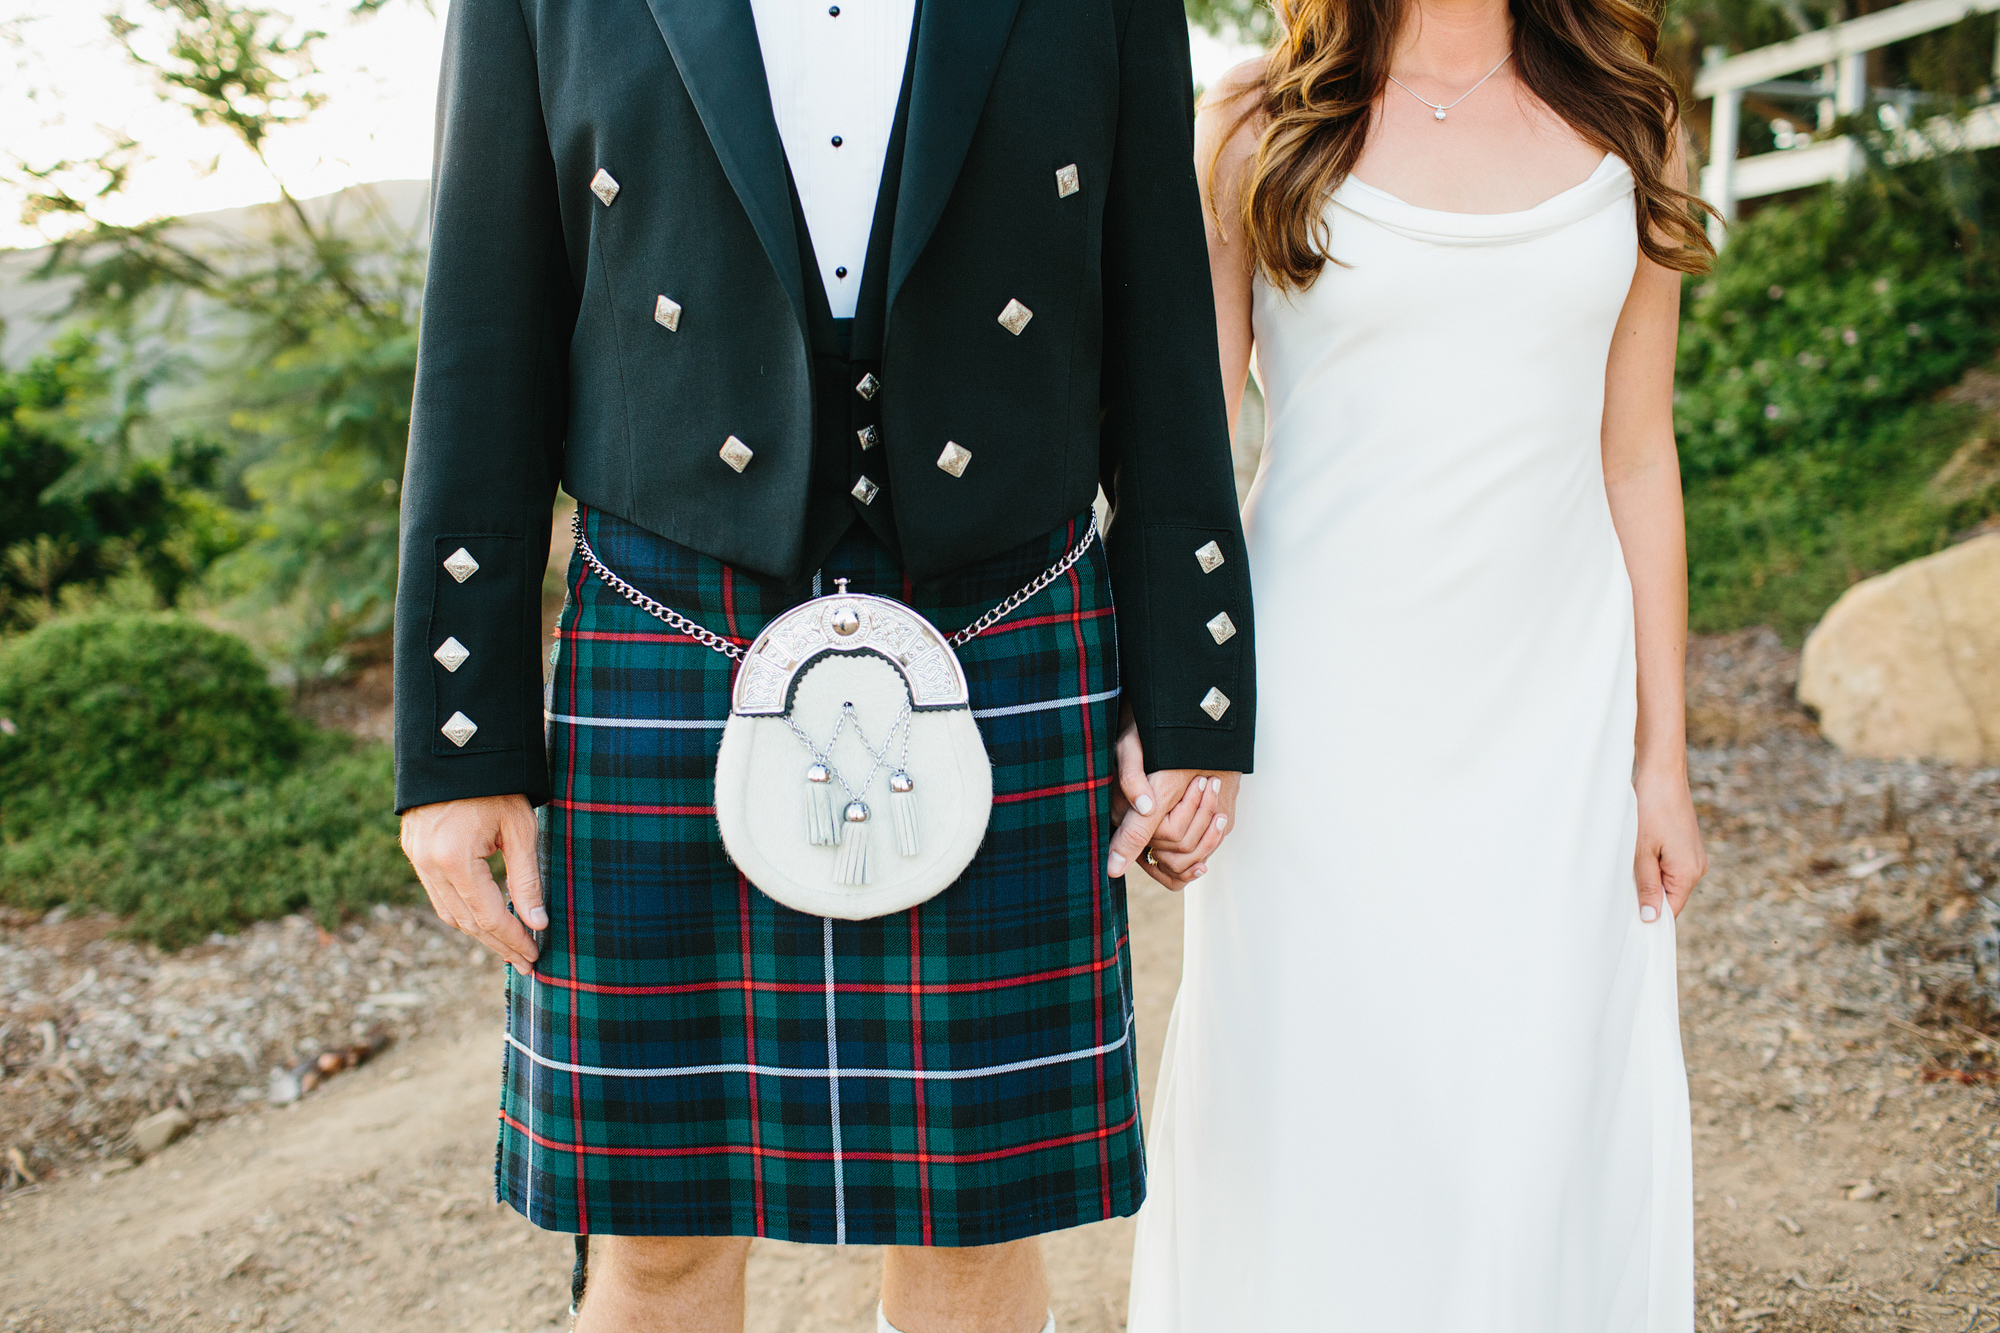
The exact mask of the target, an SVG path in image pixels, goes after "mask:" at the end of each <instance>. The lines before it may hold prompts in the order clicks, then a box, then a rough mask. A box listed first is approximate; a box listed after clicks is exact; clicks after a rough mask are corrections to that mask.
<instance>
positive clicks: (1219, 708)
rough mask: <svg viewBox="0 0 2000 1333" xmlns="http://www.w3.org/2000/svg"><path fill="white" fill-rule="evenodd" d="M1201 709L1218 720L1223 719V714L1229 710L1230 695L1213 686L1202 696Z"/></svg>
mask: <svg viewBox="0 0 2000 1333" xmlns="http://www.w3.org/2000/svg"><path fill="white" fill-rule="evenodd" d="M1201 711H1202V712H1204V713H1207V714H1208V715H1209V716H1210V717H1212V718H1214V719H1215V720H1216V721H1217V722H1220V721H1222V715H1223V714H1224V713H1226V712H1228V711H1229V696H1228V695H1226V694H1224V693H1223V692H1222V691H1221V690H1218V689H1213V688H1211V689H1210V690H1209V692H1208V693H1207V694H1204V695H1203V696H1202V697H1201Z"/></svg>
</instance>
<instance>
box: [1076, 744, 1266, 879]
mask: <svg viewBox="0 0 2000 1333" xmlns="http://www.w3.org/2000/svg"><path fill="white" fill-rule="evenodd" d="M1242 780H1243V776H1242V774H1240V773H1223V774H1219V775H1204V774H1200V773H1197V772H1195V771H1193V770H1192V769H1164V770H1162V771H1160V772H1158V773H1153V774H1150V775H1149V774H1148V773H1147V772H1146V757H1145V754H1144V752H1143V751H1142V750H1141V748H1140V745H1139V729H1138V727H1137V726H1136V725H1135V724H1134V723H1133V721H1132V717H1131V713H1130V712H1129V711H1128V712H1127V713H1126V715H1125V719H1124V722H1123V724H1122V725H1121V727H1120V730H1119V735H1118V786H1117V789H1116V791H1115V793H1114V794H1113V796H1112V800H1111V813H1112V816H1113V817H1114V818H1115V819H1117V820H1118V832H1117V833H1116V834H1115V835H1114V836H1113V837H1112V839H1111V862H1110V865H1109V866H1108V869H1109V871H1110V873H1111V875H1112V877H1113V878H1116V877H1118V876H1119V875H1122V874H1124V873H1125V870H1126V867H1127V866H1128V865H1130V864H1131V863H1132V862H1133V861H1139V862H1140V863H1141V864H1143V865H1144V866H1145V867H1146V872H1147V873H1148V874H1150V875H1151V876H1152V877H1153V878H1154V879H1156V880H1158V881H1159V882H1160V883H1162V884H1164V885H1166V886H1167V888H1169V889H1174V890H1179V889H1184V888H1186V887H1187V886H1188V885H1189V884H1192V883H1193V882H1194V881H1196V880H1198V879H1200V878H1201V877H1202V876H1203V875H1205V874H1207V873H1208V858H1209V857H1210V856H1212V855H1214V854H1215V849H1216V848H1218V847H1220V846H1221V845H1222V839H1223V837H1224V835H1225V834H1227V833H1228V832H1229V828H1230V825H1231V824H1233V823H1235V820H1236V791H1237V788H1238V786H1239V785H1240V784H1241V782H1242ZM1147 853H1150V855H1147Z"/></svg>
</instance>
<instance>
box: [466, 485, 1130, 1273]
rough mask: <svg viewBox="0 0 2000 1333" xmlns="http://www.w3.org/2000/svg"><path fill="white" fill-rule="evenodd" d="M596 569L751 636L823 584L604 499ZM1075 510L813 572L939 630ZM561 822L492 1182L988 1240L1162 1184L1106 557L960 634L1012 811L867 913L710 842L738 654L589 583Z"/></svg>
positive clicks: (658, 1218) (1000, 798)
mask: <svg viewBox="0 0 2000 1333" xmlns="http://www.w3.org/2000/svg"><path fill="white" fill-rule="evenodd" d="M586 522H587V531H588V534H589V537H590V542H591V545H592V547H593V548H594V549H595V550H596V551H597V553H598V556H599V558H600V559H602V560H603V561H604V563H605V564H606V565H608V566H609V567H610V568H611V569H613V570H615V571H616V572H617V573H618V574H620V575H621V576H622V577H623V578H625V579H626V580H627V581H628V582H630V583H633V584H635V585H637V586H638V587H639V588H640V589H641V590H643V591H644V592H646V593H648V594H649V595H651V596H652V597H654V598H657V599H658V600H660V601H662V602H664V603H666V604H667V605H668V606H671V607H673V608H674V609H676V610H678V611H680V612H681V613H683V614H684V615H687V616H689V617H690V618H692V619H694V620H695V621H696V622H698V623H700V624H702V625H704V626H705V627H707V628H709V629H711V630H713V631H715V632H716V633H718V634H725V635H727V636H728V637H729V638H730V639H732V640H734V641H735V642H736V643H738V644H742V645H746V646H747V645H748V644H749V643H750V641H751V640H752V639H753V638H754V637H755V636H756V635H757V633H758V632H759V631H760V630H761V629H763V627H764V625H765V623H766V622H767V621H768V620H769V619H770V618H771V617H773V616H775V615H777V614H778V613H780V612H782V611H784V610H786V609H788V608H789V607H791V606H792V605H795V604H796V603H797V602H798V601H800V600H803V598H804V597H806V596H809V595H810V589H802V588H796V587H793V588H786V587H784V586H783V585H780V584H778V583H775V582H772V581H768V580H761V579H758V578H754V577H751V576H747V575H745V574H743V573H740V572H738V571H735V570H732V569H731V568H729V567H727V566H725V565H723V564H721V563H720V562H718V561H716V560H714V559H711V558H709V557H707V556H703V555H700V554H698V553H696V552H694V551H691V550H689V549H687V548H686V547H682V546H679V545H676V544H675V543H673V542H670V541H668V540H666V539H664V538H662V537H658V536H655V535H653V534H652V533H649V532H646V531H645V530H643V529H640V528H638V527H636V526H634V525H633V524H631V523H628V522H625V521H623V520H620V519H617V518H615V517H612V516H610V515H607V514H602V513H597V512H589V511H586ZM1087 522H1088V515H1083V516H1080V517H1079V518H1078V519H1077V520H1075V521H1073V522H1071V523H1070V524H1068V525H1066V526H1064V527H1062V528H1058V529H1057V530H1055V531H1054V532H1052V533H1050V534H1048V536H1047V537H1046V538H1044V539H1041V540H1038V541H1035V542H1031V543H1028V544H1026V545H1024V546H1022V547H1020V548H1017V549H1016V550H1013V551H1010V552H1008V553H1006V554H1005V555H1002V556H998V557H995V558H993V559H991V560H988V561H985V562H982V563H981V564H979V565H978V566H976V567H974V568H972V569H970V570H967V571H964V572H962V573H961V574H958V575H955V576H953V577H952V578H950V579H947V580H944V581H941V582H940V583H938V584H935V585H927V586H925V587H922V588H913V587H911V586H910V584H909V583H908V582H907V581H906V580H905V579H904V577H903V575H902V573H901V571H900V570H899V569H898V567H897V565H896V563H895V561H894V560H893V558H892V557H891V556H890V555H889V554H888V552H887V551H886V550H885V549H884V548H883V547H882V545H881V544H880V543H879V542H878V541H876V540H875V539H874V538H873V537H872V536H869V535H868V534H867V533H866V532H865V530H864V529H862V528H861V527H860V526H859V525H856V527H855V528H854V529H853V530H852V531H851V532H850V533H849V535H848V536H847V537H845V538H843V539H842V541H841V543H840V545H839V546H838V547H837V548H836V550H835V551H834V552H833V554H832V555H831V556H829V557H828V559H827V561H826V562H825V565H824V567H823V574H824V579H825V584H824V586H825V587H826V589H827V590H828V591H831V589H832V586H833V580H834V579H835V578H848V579H850V580H852V583H851V587H852V589H853V590H854V591H855V592H859V593H874V594H878V595H882V596H889V597H895V598H897V599H898V600H901V601H904V602H905V603H907V604H909V605H911V606H913V607H915V608H916V609H917V610H918V611H920V612H922V613H923V614H924V615H925V616H927V617H928V618H929V619H930V620H931V621H932V622H933V623H934V624H936V625H937V626H938V627H939V628H940V629H942V630H943V631H944V632H945V633H947V634H949V633H952V632H954V631H956V630H957V629H959V628H961V627H962V626H965V625H968V624H970V623H971V622H972V621H973V620H974V619H976V618H977V617H978V616H979V615H980V614H982V613H983V612H985V611H986V610H988V609H989V608H991V607H992V606H993V605H994V604H995V603H997V602H999V601H1000V600H1002V599H1003V598H1005V597H1006V596H1007V595H1008V594H1010V593H1012V592H1014V591H1015V590H1017V589H1019V588H1020V587H1021V586H1022V585H1024V584H1026V583H1028V582H1029V581H1031V580H1032V579H1033V578H1034V577H1035V575H1036V574H1038V573H1040V572H1041V571H1042V570H1044V569H1047V568H1048V567H1049V566H1050V565H1052V564H1054V563H1056V562H1057V561H1058V560H1060V559H1061V557H1062V556H1063V554H1064V553H1065V552H1066V551H1067V550H1068V549H1069V548H1070V547H1071V546H1072V545H1073V544H1074V543H1075V542H1076V541H1077V540H1078V539H1079V538H1080V537H1081V536H1082V534H1083V532H1084V529H1085V525H1086V524H1087ZM556 634H557V640H558V642H557V645H556V650H555V652H554V654H553V655H552V656H553V672H552V675H551V677H550V688H549V707H548V712H549V729H548V744H549V758H550V765H551V772H552V774H553V776H554V780H555V781H554V786H555V792H556V797H555V800H554V801H553V803H552V804H550V805H548V806H546V807H544V808H543V810H542V811H541V812H540V821H541V834H542V855H543V859H544V871H545V874H544V882H545V884H546V886H547V893H548V908H549V915H550V926H549V929H548V930H547V931H546V932H543V934H542V935H541V936H540V944H541V957H540V959H539V961H538V962H537V964H536V968H535V971H534V973H533V974H532V976H530V977H529V978H527V979H525V980H523V979H521V978H518V977H514V976H513V974H512V973H511V972H510V973H509V994H508V1034H507V1047H506V1067H505V1079H504V1086H503V1091H502V1105H501V1114H500V1121H501V1124H500V1143H499V1153H498V1162H497V1171H496V1174H497V1189H498V1193H499V1197H500V1198H501V1199H502V1200H503V1201H505V1202H506V1203H508V1204H510V1205H511V1206H513V1207H514V1208H515V1209H517V1210H519V1211H520V1212H521V1213H523V1214H524V1215H525V1216H526V1217H527V1218H528V1219H529V1220H530V1221H532V1222H534V1223H535V1224H536V1225H537V1226H541V1227H545V1228H548V1229H550V1230H555V1231H567V1232H575V1233H579V1234H591V1233H598V1234H612V1235H739V1236H769V1237H774V1238H777V1239H782V1240H791V1241H804V1242H812V1243H819V1244H857V1245H860V1244H867V1245H948V1246H969V1245H989V1244H995V1243H998V1242H1001V1241H1008V1240H1014V1239H1017V1238H1020V1237H1023V1236H1029V1235H1034V1234H1037V1233H1040V1232H1046V1231H1055V1230H1059V1229H1062V1228H1065V1227H1072V1226H1077V1225H1080V1224H1082V1223H1086V1222H1095V1221H1099V1220H1102V1219H1105V1218H1109V1217H1117V1216H1127V1215H1130V1214H1131V1213H1133V1212H1134V1211H1136V1210H1137V1208H1138V1206H1139V1203H1140V1200H1141V1198H1142V1197H1143V1195H1144V1191H1145V1180H1144V1162H1143V1149H1142V1145H1141V1141H1140V1127H1139V1101H1138V1077H1137V1070H1136V1067H1135V1060H1134V1051H1133V1033H1132V998H1131V996H1132V986H1131V958H1130V952H1129V947H1128V946H1129V942H1128V939H1127V935H1126V925H1125V921H1126V917H1125V897H1124V886H1123V883H1122V881H1118V880H1113V879H1111V878H1110V877H1108V876H1107V875H1106V874H1105V872H1104V862H1105V859H1106V857H1107V856H1108V854H1109V841H1110V836H1111V833H1112V823H1111V784H1112V776H1113V764H1112V743H1113V739H1114V733H1115V728H1116V724H1117V718H1118V663H1117V642H1116V635H1115V630H1114V626H1113V619H1112V604H1111V586H1110V579H1109V574H1108V569H1107V565H1106V561H1105V557H1104V553H1103V546H1102V543H1099V544H1097V545H1096V546H1094V547H1093V548H1092V550H1091V551H1090V553H1089V555H1088V556H1087V557H1086V558H1085V559H1084V560H1082V561H1080V562H1079V563H1078V564H1077V565H1076V566H1075V568H1074V569H1072V570H1071V571H1070V572H1069V573H1068V574H1066V575H1065V576H1063V577H1062V578H1060V579H1058V580H1057V581H1056V583H1055V584H1054V585H1052V586H1051V587H1049V588H1048V589H1046V590H1045V591H1043V592H1042V593H1040V594H1039V595H1037V596H1036V597H1035V598H1033V599H1032V600H1031V601H1029V602H1028V603H1027V604H1026V605H1024V606H1022V607H1021V608H1020V609H1019V610H1017V611H1016V612H1015V613H1014V614H1013V615H1012V616H1010V617H1009V618H1008V619H1006V620H1005V621H1002V622H1001V623H1000V624H999V625H997V626H996V627H994V628H993V629H991V630H989V631H988V632H987V633H985V634H984V635H982V636H981V637H979V638H978V639H975V640H973V641H972V642H971V643H970V644H968V645H967V646H966V647H965V648H964V649H963V650H961V652H960V660H961V661H962V662H963V664H964V666H965V670H966V675H967V677H968V678H969V680H970V684H971V698H972V707H973V710H974V715H975V717H976V718H977V720H978V724H979V728H980V731H981V733H982V735H983V737H984V739H985V743H986V747H987V751H988V754H989V755H990V757H991V759H992V761H993V777H994V781H993V786H994V804H993V817H992V824H991V827H990V828H989V830H988V833H987V836H986V840H985V842H984V844H983V845H982V846H981V848H980V850H979V853H978V855H977V857H976V858H975V859H974V860H973V862H972V864H971V866H970V867H969V868H968V869H967V870H966V872H965V874H964V875H963V876H962V877H961V878H960V879H959V880H958V882H957V883H955V884H954V885H953V886H952V887H951V888H949V889H947V890H946V891H945V892H944V893H942V894H940V895H938V896H937V897H936V898H933V899H932V900H931V901H929V902H927V903H925V904H923V905H922V906H920V907H917V908H914V909H911V910H909V911H905V912H899V913H896V914H895V915H892V916H888V917H881V918H877V919H874V920H869V921H839V920H830V919H823V918H818V917H812V916H807V915H804V914H802V913H799V912H796V911H793V910H791V909H790V908H786V907H783V906H780V905H779V904H778V903H776V902H775V901H773V900H772V899H770V898H767V897H765V896H764V895H763V894H762V893H760V892H759V891H758V890H757V889H756V888H755V887H753V886H752V885H750V884H749V883H748V881H746V880H745V879H744V878H743V877H742V876H741V875H740V874H738V873H737V871H736V869H735V867H734V866H733V865H732V864H731V863H730V861H729V858H728V856H727V855H726V854H725V852H724V851H723V847H722V843H721V840H720V837H719V835H718V832H717V828H716V822H715V814H714V809H713V802H714V775H715V758H716V748H717V745H718V744H719V741H720V738H721V735H722V731H721V727H722V723H723V720H724V719H725V718H726V717H727V715H728V712H729V691H730V684H731V680H732V676H733V672H734V670H735V664H734V663H733V662H731V661H730V660H729V659H728V658H726V657H724V656H722V655H721V654H719V653H716V652H714V651H712V650H710V649H708V648H704V647H702V646H700V645H699V644H697V643H695V642H694V641H693V640H691V639H690V638H688V637H686V636H684V635H681V634H676V633H674V632H671V631H670V630H669V629H668V627H667V626H666V625H664V624H662V623H661V622H660V621H658V620H656V619H654V618H653V617H651V616H649V615H647V614H646V613H644V612H642V611H640V610H638V609H637V608H636V607H633V606H631V605H630V604H628V603H627V602H626V601H624V600H623V599H622V598H621V597H620V596H619V595H618V594H617V593H615V592H613V591H612V590H611V589H609V588H607V587H606V586H605V585H604V584H603V583H602V582H600V581H599V580H598V579H596V578H595V577H594V576H592V575H591V574H589V572H588V571H587V569H586V568H585V567H584V565H583V564H582V562H581V559H580V558H579V559H575V560H572V562H571V565H570V570H569V587H568V604H567V605H566V607H565V608H564V611H563V616H562V620H561V622H560V624H559V626H558V629H557V632H556Z"/></svg>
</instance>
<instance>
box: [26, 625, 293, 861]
mask: <svg viewBox="0 0 2000 1333" xmlns="http://www.w3.org/2000/svg"><path fill="white" fill-rule="evenodd" d="M0 718H5V719H7V723H8V725H7V726H4V727H0V832H4V833H5V834H6V835H7V836H14V835H16V834H18V833H21V832H25V831H27V830H28V829H30V828H33V827H34V826H36V825H37V824H39V823H40V822H42V821H44V820H47V819H49V818H53V817H57V816H58V815H60V814H62V813H63V812H66V811H70V810H73V809H75V808H77V807H89V808H92V809H98V810H103V809H114V808H118V809H122V808H124V807H126V806H127V805H128V804H129V803H130V802H132V801H133V800H135V799H139V800H146V801H157V800H160V799H164V798H172V797H175V796H179V795H181V794H184V793H187V792H190V791H195V790H198V789H200V788H203V787H206V786H213V785H214V784H218V783H220V784H228V783H245V782H253V781H261V782H268V781H272V780H274V779H276V778H277V777H279V776H280V775H281V774H282V773H283V772H284V771H285V770H286V767H287V766H288V764H289V763H290V761H291V760H292V759H293V758H294V757H295V756H296V755H297V753H298V749H299V742H300V734H301V733H300V729H299V726H298V724H297V723H295V722H293V721H292V719H291V717H290V715H289V714H288V713H287V712H286V711H285V704H284V700H283V698H282V697H281V696H280V695H279V693H278V692H277V691H276V690H275V689H273V688H272V687H271V686H270V684H269V683H268V682H267V681H266V679H265V675H264V669H263V668H262V667H261V666H260V665H259V664H258V662H257V659H256V658H255V657H254V656H253V655H252V654H251V652H250V649H249V647H248V646H247V645H245V644H244V643H243V642H242V640H240V639H235V638H232V637H230V636H229V635H227V634H221V633H218V632H216V631H215V630H211V629H207V628H205V627H203V626H201V625H197V624H195V623H193V622H192V621H188V620H183V619H180V618H177V617H174V616H168V615H93V616H83V617H79V618H77V619H74V620H56V621H52V622H50V623H49V624H46V625H44V626H42V627H41V628H40V629H37V630H35V631H34V632H32V633H30V634H26V635H23V636H22V637H21V638H19V639H17V640H14V641H13V642H12V643H10V644H8V645H7V646H6V647H5V648H4V649H0Z"/></svg>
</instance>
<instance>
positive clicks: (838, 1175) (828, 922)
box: [820, 916, 847, 1245]
mask: <svg viewBox="0 0 2000 1333" xmlns="http://www.w3.org/2000/svg"><path fill="white" fill-rule="evenodd" d="M820 922H821V924H822V925H823V926H824V927H825V929H824V931H823V933H822V936H821V937H822V938H823V939H824V940H825V941H826V1093H827V1108H828V1110H829V1112H830V1113H831V1115H832V1119H833V1243H834V1244H835V1245H845V1244H847V1171H846V1169H845V1167H844V1165H843V1164H842V1162H841V1160H840V1041H839V1039H838V1038H837V1037H836V1036H835V1029H834V1025H833V1010H834V1002H833V997H834V989H833V918H832V917H830V916H828V917H821V918H820Z"/></svg>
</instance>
